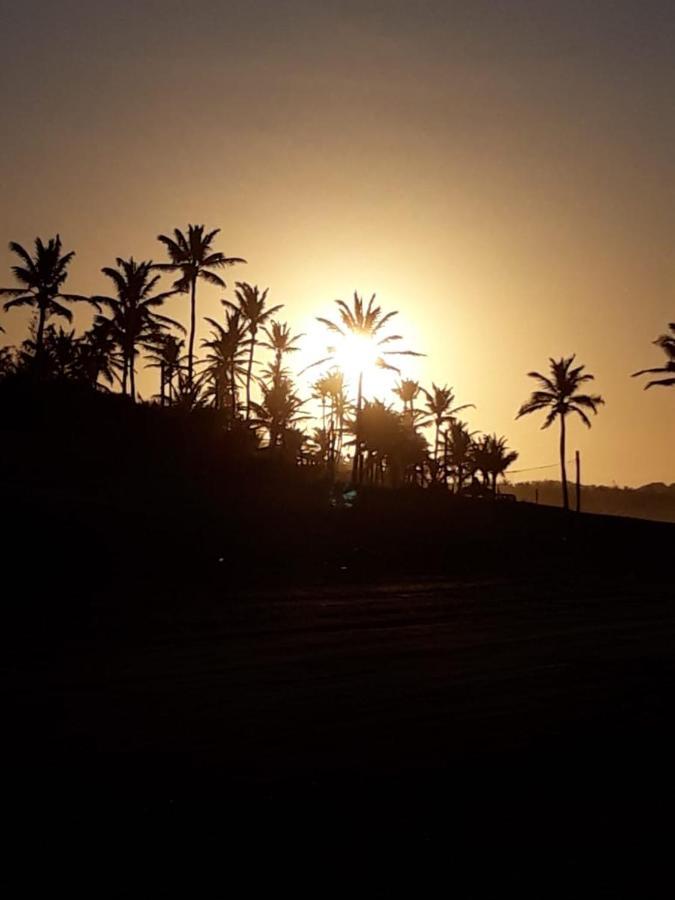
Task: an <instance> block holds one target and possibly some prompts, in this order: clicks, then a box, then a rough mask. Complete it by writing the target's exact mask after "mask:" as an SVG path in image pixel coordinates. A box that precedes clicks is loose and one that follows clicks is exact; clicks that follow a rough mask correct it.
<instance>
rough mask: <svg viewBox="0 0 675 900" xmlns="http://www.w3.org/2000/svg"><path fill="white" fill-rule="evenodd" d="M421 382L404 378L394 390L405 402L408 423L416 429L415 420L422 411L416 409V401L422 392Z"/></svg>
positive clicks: (405, 415)
mask: <svg viewBox="0 0 675 900" xmlns="http://www.w3.org/2000/svg"><path fill="white" fill-rule="evenodd" d="M421 390H422V389H421V387H420V385H419V382H417V381H413V380H412V379H410V378H402V379H401V381H399V383H398V384H397V385H396V387H395V388H392V391H393V392H394V393H395V394H396V396H397V397H399V398H400V399H401V400H402V401H403V416H404V419H405V420H406V422H407V423H408V424H409V425H410V426H411V427H413V428H414V427H415V420H416V418H417V417H418V416H419V415H420V413H421V410H419V409H415V400H416V399H417V397H418V396H419V393H420V391H421Z"/></svg>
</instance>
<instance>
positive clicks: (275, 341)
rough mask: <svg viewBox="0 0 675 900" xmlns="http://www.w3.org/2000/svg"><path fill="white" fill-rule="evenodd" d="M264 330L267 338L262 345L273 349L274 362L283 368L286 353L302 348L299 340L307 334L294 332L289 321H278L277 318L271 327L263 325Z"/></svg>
mask: <svg viewBox="0 0 675 900" xmlns="http://www.w3.org/2000/svg"><path fill="white" fill-rule="evenodd" d="M262 330H263V333H264V334H265V337H266V338H267V340H266V341H262V342H261V344H260V346H261V347H265V348H266V349H268V350H272V351H273V353H274V362H275V364H276V366H277V367H278V368H281V363H282V360H283V357H284V354H285V353H296V352H297V351H298V350H299V349H300V348H299V347H298V346H297V342H298V341H299V340H300V339H301V338H303V337H304V336H305V335H304V334H293V333H292V332H291V329H290V327H289V325H288V322H277V321H276V319H272V321H271V322H270V325H269V328H268V327H267V325H263V326H262Z"/></svg>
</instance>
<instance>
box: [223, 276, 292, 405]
mask: <svg viewBox="0 0 675 900" xmlns="http://www.w3.org/2000/svg"><path fill="white" fill-rule="evenodd" d="M236 287H237V289H236V291H235V296H236V298H237V302H236V303H233V302H232V301H231V300H221V303H222V304H223V306H225V307H227V308H229V309H231V310H234V311H235V312H238V313H239V314H240V315H241V317H242V319H243V320H244V321H245V322H246V327H247V329H248V333H249V335H250V343H249V356H248V369H247V372H246V418H247V419H249V418H250V417H251V377H252V374H253V357H254V354H255V348H256V342H257V335H258V330H259V329H260V328H263V327H264V325H265V324H266V323H267V322H268V321H269V320H270V319H271V318H272V316H273V315H274V313H275V312H278V311H279V310H280V309H282V307H283V304H278V305H277V306H271V307H270V308H269V309H265V302H266V301H267V292H268V290H269V289H268V288H265V290H264V291H260V289H259V288H258V285H255V286H252V285H250V284H247V283H246V282H245V281H237V282H236Z"/></svg>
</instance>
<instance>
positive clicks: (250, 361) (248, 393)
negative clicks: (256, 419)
mask: <svg viewBox="0 0 675 900" xmlns="http://www.w3.org/2000/svg"><path fill="white" fill-rule="evenodd" d="M254 352H255V331H251V349H250V350H249V354H248V369H247V371H246V421H247V422H248V420H249V419H250V417H251V376H252V374H253V354H254Z"/></svg>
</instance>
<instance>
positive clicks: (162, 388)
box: [159, 361, 166, 407]
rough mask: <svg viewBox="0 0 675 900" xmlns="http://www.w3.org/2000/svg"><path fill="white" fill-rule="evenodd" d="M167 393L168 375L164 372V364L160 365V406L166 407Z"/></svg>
mask: <svg viewBox="0 0 675 900" xmlns="http://www.w3.org/2000/svg"><path fill="white" fill-rule="evenodd" d="M165 392H166V374H165V372H164V363H163V362H161V361H160V363H159V405H160V406H162V407H163V406H164V394H165Z"/></svg>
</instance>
